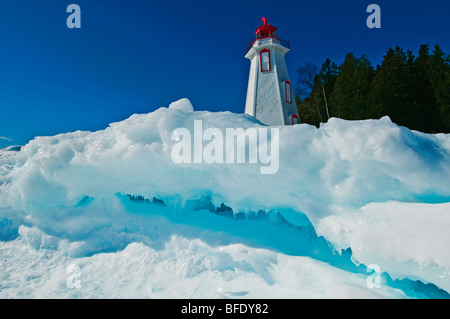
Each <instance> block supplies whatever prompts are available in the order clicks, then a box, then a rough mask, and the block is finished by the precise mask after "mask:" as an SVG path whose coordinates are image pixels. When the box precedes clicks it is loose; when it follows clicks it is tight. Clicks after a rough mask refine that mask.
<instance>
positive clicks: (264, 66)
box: [260, 49, 272, 72]
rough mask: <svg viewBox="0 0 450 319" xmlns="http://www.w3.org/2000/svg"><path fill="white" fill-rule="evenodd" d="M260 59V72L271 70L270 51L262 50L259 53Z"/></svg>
mask: <svg viewBox="0 0 450 319" xmlns="http://www.w3.org/2000/svg"><path fill="white" fill-rule="evenodd" d="M260 58H261V72H267V71H270V70H271V69H272V66H271V64H270V51H269V50H267V49H264V50H262V51H261V52H260Z"/></svg>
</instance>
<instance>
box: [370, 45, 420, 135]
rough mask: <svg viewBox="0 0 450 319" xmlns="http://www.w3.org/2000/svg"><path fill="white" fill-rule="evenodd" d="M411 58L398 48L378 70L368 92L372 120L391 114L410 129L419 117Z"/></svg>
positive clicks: (397, 121) (390, 115)
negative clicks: (413, 95)
mask: <svg viewBox="0 0 450 319" xmlns="http://www.w3.org/2000/svg"><path fill="white" fill-rule="evenodd" d="M412 66H413V63H412V61H411V55H410V54H409V55H407V54H405V52H404V51H403V50H402V49H401V48H399V47H397V48H396V49H395V50H394V49H392V48H390V49H389V50H388V51H387V53H386V55H385V56H384V59H383V62H382V63H381V66H380V67H379V68H378V69H377V71H376V74H375V77H374V79H373V83H372V85H371V89H370V93H369V97H368V100H369V105H370V114H369V116H370V117H372V118H379V117H382V116H384V115H388V116H389V117H390V118H391V120H392V121H393V122H395V123H397V124H398V125H405V126H408V127H411V124H414V119H415V118H416V116H417V109H418V106H417V103H416V102H415V98H413V97H411V95H412V94H413V93H414V92H413V89H412V88H413V83H414V80H413V78H412V77H411V74H412V72H413V71H412Z"/></svg>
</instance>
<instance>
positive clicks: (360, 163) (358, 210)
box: [0, 99, 450, 291]
mask: <svg viewBox="0 0 450 319" xmlns="http://www.w3.org/2000/svg"><path fill="white" fill-rule="evenodd" d="M200 120H201V121H202V126H203V130H206V129H208V128H216V129H219V130H222V131H223V132H225V131H226V129H227V128H242V129H243V130H246V129H248V128H262V127H265V126H264V125H262V124H261V123H259V122H258V121H256V120H255V119H254V118H252V117H250V116H248V115H244V114H233V113H230V112H216V113H213V112H205V111H203V112H194V111H193V107H192V105H191V103H190V102H189V100H187V99H183V100H180V101H177V102H174V103H172V104H171V105H170V106H169V107H168V108H160V109H158V110H156V111H154V112H152V113H149V114H134V115H132V116H131V117H130V118H128V119H126V120H124V121H121V122H117V123H112V124H110V126H109V127H108V128H106V129H105V130H102V131H97V132H83V131H77V132H73V133H67V134H60V135H56V136H50V137H38V138H36V139H34V140H32V141H31V142H29V143H28V144H27V145H25V146H24V147H22V148H21V150H20V151H18V152H10V151H8V152H6V151H3V152H2V153H0V221H2V220H3V224H2V223H0V226H1V225H8V227H6V226H5V227H4V229H3V230H2V232H0V234H2V238H0V240H10V238H13V237H14V236H20V237H21V238H22V239H23V240H24V242H27V243H28V245H30V246H31V247H34V248H35V249H56V250H58V251H64V253H67V254H69V255H70V256H75V257H77V258H81V257H83V256H85V257H86V258H94V257H95V256H92V257H87V256H91V255H93V254H96V253H100V252H108V251H109V252H111V251H118V250H123V249H125V248H126V247H127V246H128V245H130V244H132V243H134V242H141V243H144V244H146V245H148V246H151V247H152V245H156V246H158V245H159V246H163V245H164V243H165V242H167V241H168V240H170V239H169V238H170V234H173V233H174V230H173V229H176V231H175V233H176V234H182V236H187V237H201V238H203V239H204V240H206V241H207V242H208V243H212V242H214V241H216V240H217V239H216V237H217V236H218V237H219V238H222V237H221V236H224V235H223V233H222V232H223V231H225V232H226V233H227V234H229V235H230V234H231V235H230V236H232V237H230V238H232V239H230V238H228V237H227V238H228V239H227V240H229V241H234V242H245V244H246V245H249V246H252V245H253V244H255V240H256V245H257V246H258V245H259V246H262V247H266V248H267V247H269V248H270V249H275V250H277V251H281V252H285V253H288V254H291V253H294V254H297V255H302V254H303V253H304V250H302V249H303V248H304V246H305V241H306V240H307V239H306V238H307V236H306V237H305V236H303V237H300V238H297V239H296V237H295V236H293V237H292V238H291V237H286V238H283V237H284V236H285V235H284V234H285V233H283V232H275V233H274V236H273V237H272V238H269V239H267V238H264V236H262V235H261V234H263V233H264V231H261V229H260V232H259V233H256V232H257V231H256V230H254V229H253V227H256V226H255V225H259V224H257V223H250V224H245V225H244V226H240V227H241V228H239V229H240V231H238V232H236V231H234V230H233V229H234V227H235V225H236V223H234V224H230V225H228V224H227V223H222V222H221V221H220V220H216V219H214V218H212V219H211V218H210V217H208V215H207V214H205V215H203V214H201V215H199V214H198V211H202V209H203V210H205V209H206V210H208V207H209V211H214V212H217V208H218V207H221V205H222V204H224V205H225V206H224V207H228V208H230V210H232V213H231V214H232V215H233V216H234V217H235V218H236V216H238V214H239V213H242V214H243V216H244V219H248V218H249V216H253V215H255V214H256V213H257V212H266V213H267V212H277V213H279V214H281V215H280V216H282V217H283V219H284V220H285V221H286V223H288V224H289V225H291V226H292V227H300V228H302V227H303V228H302V229H305V227H306V228H308V227H309V225H310V224H309V223H312V226H313V227H314V228H315V230H313V231H311V234H313V235H311V238H316V233H314V231H315V232H317V235H320V236H324V238H325V239H326V240H328V241H329V242H330V243H331V244H332V245H333V246H334V247H335V248H336V249H337V250H338V251H339V250H340V249H346V248H351V250H352V252H353V256H352V258H353V260H354V261H355V262H356V263H357V264H359V263H363V264H365V265H369V264H377V265H379V267H380V269H381V271H382V272H387V273H389V275H391V276H394V277H395V278H400V279H401V278H404V277H406V278H411V279H420V280H422V281H423V282H425V283H426V282H430V283H433V284H435V285H437V286H438V287H440V288H443V289H445V290H447V291H450V280H448V272H449V269H450V254H449V252H448V249H446V245H448V244H449V243H450V238H449V235H448V229H449V228H450V217H449V216H450V215H449V214H450V210H449V208H450V206H449V205H450V204H449V203H450V183H449V182H448V181H449V180H450V136H449V135H446V134H435V135H431V134H424V133H421V132H416V131H410V130H409V129H407V128H405V127H399V126H397V125H396V124H395V123H392V122H391V120H390V119H389V118H388V117H384V118H381V119H380V120H366V121H344V120H340V119H335V118H332V119H330V120H329V121H328V123H326V124H323V125H322V126H321V127H320V128H319V129H317V128H315V127H313V126H310V125H306V124H300V125H295V126H286V127H278V129H279V145H277V147H278V148H279V170H278V172H277V173H276V174H271V175H270V174H269V175H264V174H260V170H259V168H260V165H259V164H258V163H256V164H255V163H250V162H248V161H247V162H245V163H235V164H233V163H229V164H227V163H212V164H206V163H202V164H199V163H194V162H193V163H182V164H177V163H175V162H174V161H173V160H172V158H171V150H172V148H173V146H174V145H175V143H177V140H173V139H172V138H171V137H172V132H173V131H174V130H176V129H179V128H187V129H188V130H189V131H190V132H194V122H195V121H200ZM242 134H245V132H244V133H242ZM245 141H246V139H245V138H243V139H237V141H236V144H239V143H244V142H245ZM205 144H207V142H205ZM193 145H194V150H193V151H195V143H193ZM237 146H239V145H237ZM6 153H7V155H4V154H6ZM127 194H130V197H128V196H127ZM138 195H139V196H142V198H141V197H132V196H138ZM135 198H139V199H140V200H141V199H143V201H144V202H146V203H148V201H149V200H150V202H149V203H148V205H141V204H142V203H136V202H135V201H134V202H133V201H132V200H130V199H135ZM205 198H207V200H205ZM152 199H153V201H152ZM202 205H203V206H202ZM211 207H214V209H211ZM225 211H226V210H225ZM149 215H151V216H153V217H152V218H157V219H156V220H157V221H158V223H163V224H164V225H166V226H167V227H162V228H157V227H154V228H152V225H153V224H152V223H154V222H155V219H148V217H149ZM269 215H270V216H276V214H275V215H273V214H269ZM155 216H158V217H155ZM199 216H201V218H200V217H199ZM166 218H168V220H169V222H167V223H169V224H167V223H166V222H163V220H165V219H166ZM233 222H236V221H235V220H234V221H233ZM21 225H25V226H21ZM155 225H156V224H155ZM227 225H228V226H227ZM268 225H273V224H270V223H269V224H268ZM188 226H189V227H194V228H188V229H191V231H188V230H186V228H185V227H188ZM1 227H3V226H1ZM267 227H269V226H267ZM270 227H271V226H270ZM161 229H164V230H165V231H167V234H164V232H162V231H161ZM192 229H194V230H195V231H192ZM247 231H249V233H247ZM211 232H214V233H213V234H212V233H211ZM189 234H190V235H189ZM193 234H194V235H193ZM205 234H208V235H205ZM167 236H169V237H167ZM252 236H253V237H252ZM286 236H287V235H286ZM236 238H239V239H236ZM255 238H256V239H255ZM222 239H223V238H222ZM223 240H224V239H223ZM227 240H225V242H226V241H227ZM297 241H298V242H297ZM311 247H312V246H311ZM311 247H309V248H308V249H310V248H311ZM311 249H312V248H311ZM125 251H126V250H125ZM311 251H312V250H308V254H309V255H311ZM277 258H278V257H277Z"/></svg>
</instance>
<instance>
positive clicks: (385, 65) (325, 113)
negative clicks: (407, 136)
mask: <svg viewBox="0 0 450 319" xmlns="http://www.w3.org/2000/svg"><path fill="white" fill-rule="evenodd" d="M311 70H313V71H314V72H310V71H311ZM307 71H308V72H307ZM311 73H314V76H313V77H312V78H311ZM306 74H307V76H306ZM298 76H299V82H298V85H301V81H300V79H303V80H305V79H306V78H307V79H309V80H308V81H303V87H302V89H301V92H302V94H298V96H297V99H296V101H297V105H298V106H299V114H300V119H301V122H302V123H309V124H313V125H316V126H318V125H319V124H320V123H321V122H326V121H327V120H328V118H329V117H339V118H343V119H347V120H363V119H369V118H375V119H377V118H380V117H382V116H385V115H388V116H389V117H390V118H391V120H392V121H393V122H395V123H397V124H398V125H403V126H407V127H408V128H410V129H415V130H419V131H422V132H445V133H448V132H450V56H449V55H446V54H445V53H444V52H443V51H442V49H441V48H440V47H439V46H435V48H434V50H433V52H432V53H431V54H430V49H429V46H428V45H422V46H421V47H420V49H419V52H418V56H417V57H415V56H414V55H413V53H412V51H410V50H408V51H407V52H405V51H404V50H403V49H402V48H400V47H396V48H395V49H393V48H390V49H388V50H387V51H386V55H385V56H384V57H383V61H382V63H381V65H378V66H377V68H376V69H374V68H373V67H372V66H371V64H370V61H369V60H368V59H367V57H366V56H364V55H363V56H362V57H361V58H357V57H355V56H354V54H352V53H349V54H348V55H347V56H346V58H345V61H344V63H342V65H340V66H339V67H338V66H337V65H336V64H335V63H334V62H333V63H332V62H331V61H330V59H327V60H326V61H325V63H324V64H323V65H322V68H321V69H320V70H319V71H317V68H315V67H314V66H312V65H311V64H310V63H309V64H308V65H307V66H305V67H303V68H300V69H299V72H298ZM305 83H307V84H308V85H305Z"/></svg>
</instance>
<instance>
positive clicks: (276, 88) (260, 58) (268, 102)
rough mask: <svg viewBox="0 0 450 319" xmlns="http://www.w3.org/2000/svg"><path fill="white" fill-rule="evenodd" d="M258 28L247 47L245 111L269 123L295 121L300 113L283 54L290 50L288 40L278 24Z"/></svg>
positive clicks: (278, 123)
mask: <svg viewBox="0 0 450 319" xmlns="http://www.w3.org/2000/svg"><path fill="white" fill-rule="evenodd" d="M262 21H263V23H264V24H263V25H262V26H259V27H258V28H257V29H256V31H255V39H253V40H252V41H251V42H250V44H249V46H248V47H247V49H246V50H245V57H246V58H247V59H249V60H250V75H249V78H248V88H247V99H246V102H245V113H246V114H249V115H251V116H253V117H255V118H256V119H258V120H259V121H260V122H262V123H264V124H266V125H270V126H277V125H294V124H298V123H299V116H298V110H297V105H296V103H295V98H294V95H293V92H292V85H291V81H290V80H289V74H288V70H287V68H286V62H285V60H284V55H285V54H286V53H288V52H289V42H287V41H284V40H282V39H280V38H278V36H277V28H275V27H274V26H273V25H270V24H267V19H266V18H262Z"/></svg>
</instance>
